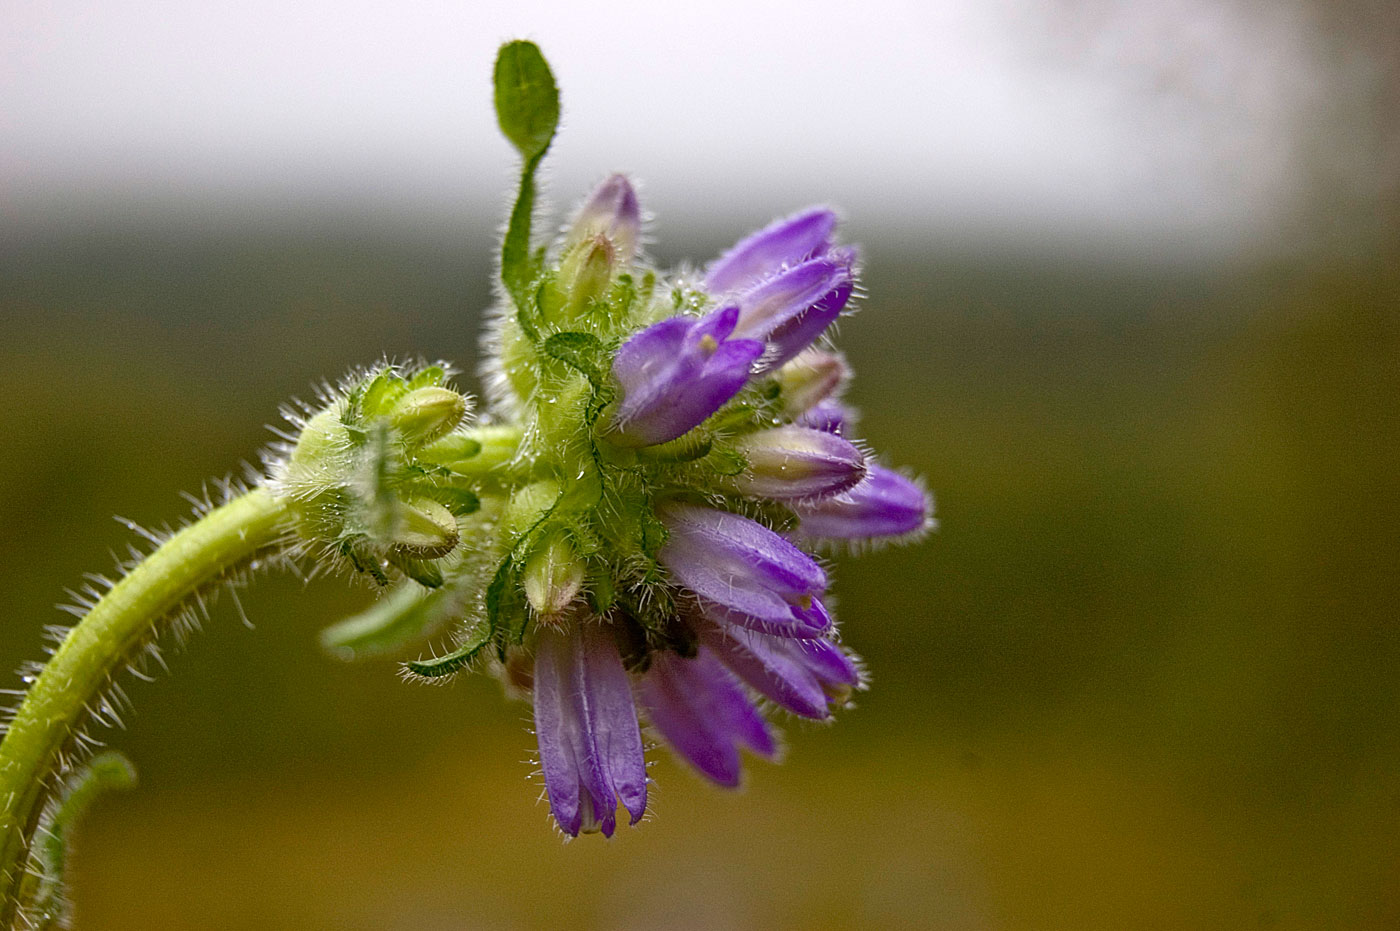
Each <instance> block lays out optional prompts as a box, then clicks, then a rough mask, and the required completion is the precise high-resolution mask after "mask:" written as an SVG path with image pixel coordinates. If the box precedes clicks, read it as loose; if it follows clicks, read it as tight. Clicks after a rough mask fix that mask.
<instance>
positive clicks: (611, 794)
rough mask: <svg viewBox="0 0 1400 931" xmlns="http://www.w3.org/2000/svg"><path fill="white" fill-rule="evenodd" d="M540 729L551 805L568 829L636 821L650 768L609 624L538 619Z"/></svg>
mask: <svg viewBox="0 0 1400 931" xmlns="http://www.w3.org/2000/svg"><path fill="white" fill-rule="evenodd" d="M534 702H535V734H536V736H537V738H538V739H539V745H540V762H541V763H542V764H543V766H544V784H545V789H546V790H547V791H548V793H549V808H550V810H551V811H552V812H553V813H554V820H555V821H557V822H558V823H559V827H560V828H561V829H562V830H563V831H564V833H565V834H568V835H570V836H573V837H576V836H578V834H579V832H580V831H583V832H591V831H602V832H603V834H604V835H606V836H608V837H611V836H612V834H613V831H614V829H615V828H616V827H617V814H616V810H617V804H618V802H619V801H620V802H621V803H622V805H623V807H624V808H626V809H627V811H628V813H629V814H630V815H631V818H632V823H633V824H636V823H637V820H638V819H639V818H641V817H642V815H643V813H645V812H646V807H647V773H646V759H645V757H644V756H643V753H642V737H641V730H640V728H639V726H638V724H637V708H636V705H635V704H634V703H633V699H632V689H631V685H630V683H629V681H628V676H627V671H626V670H625V669H624V668H623V666H622V659H621V658H620V656H619V654H618V650H617V642H616V640H615V639H614V638H613V634H612V630H611V629H610V628H608V627H605V626H604V625H602V624H599V623H593V622H584V623H576V624H574V625H572V626H571V627H570V628H569V629H568V630H566V631H560V630H557V629H555V628H553V627H549V626H545V625H541V626H540V628H539V639H538V642H537V645H536V647H535V670H534Z"/></svg>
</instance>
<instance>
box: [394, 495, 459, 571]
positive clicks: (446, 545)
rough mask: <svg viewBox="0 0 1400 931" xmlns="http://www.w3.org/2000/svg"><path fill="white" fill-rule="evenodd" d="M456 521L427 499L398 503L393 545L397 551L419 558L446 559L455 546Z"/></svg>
mask: <svg viewBox="0 0 1400 931" xmlns="http://www.w3.org/2000/svg"><path fill="white" fill-rule="evenodd" d="M457 540H458V536H457V518H456V517H454V516H453V515H452V512H451V511H449V510H448V509H447V508H446V507H444V506H442V505H441V504H439V503H437V502H436V501H431V500H429V499H427V498H415V499H414V500H412V501H404V502H401V503H400V505H399V508H398V521H397V526H396V527H395V528H394V533H393V544H394V547H395V548H396V549H398V550H399V551H400V552H402V553H404V554H406V555H409V556H416V557H419V558H422V559H437V558H438V557H441V556H446V555H447V554H448V553H450V552H452V550H453V549H454V548H455V547H456V546H457Z"/></svg>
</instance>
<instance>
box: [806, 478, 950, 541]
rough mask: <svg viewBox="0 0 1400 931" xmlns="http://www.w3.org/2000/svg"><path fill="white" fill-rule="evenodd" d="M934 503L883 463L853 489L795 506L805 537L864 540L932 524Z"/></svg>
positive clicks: (897, 533)
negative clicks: (931, 513)
mask: <svg viewBox="0 0 1400 931" xmlns="http://www.w3.org/2000/svg"><path fill="white" fill-rule="evenodd" d="M932 509H933V504H932V502H931V501H930V500H929V498H928V496H926V495H925V494H924V492H923V490H922V489H920V488H919V486H918V485H916V484H914V483H913V482H911V481H910V480H909V479H907V478H905V477H904V476H902V475H900V474H899V473H898V472H895V471H892V470H890V469H886V468H885V467H883V466H878V465H872V466H870V470H869V474H867V475H866V477H865V481H863V482H861V483H860V484H859V485H857V486H856V487H854V488H852V489H851V490H850V491H848V492H846V493H844V494H840V495H833V496H832V497H830V498H822V499H821V500H819V501H813V502H804V503H802V504H800V505H796V506H794V510H795V511H797V514H798V517H800V518H801V521H802V522H801V524H799V525H798V531H797V532H798V535H799V536H801V537H804V538H817V539H836V540H864V539H869V538H873V537H890V536H901V535H903V534H906V533H914V532H917V531H919V530H923V529H924V528H925V527H927V526H928V525H929V521H930V518H929V513H930V511H931V510H932Z"/></svg>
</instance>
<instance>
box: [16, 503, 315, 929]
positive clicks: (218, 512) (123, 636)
mask: <svg viewBox="0 0 1400 931" xmlns="http://www.w3.org/2000/svg"><path fill="white" fill-rule="evenodd" d="M288 528H289V521H288V511H287V506H286V504H285V503H284V502H283V500H282V499H279V498H275V497H273V496H272V495H271V494H269V493H268V492H267V491H265V490H263V489H255V490H253V491H250V492H248V493H247V494H245V495H242V496H241V497H238V498H235V499H234V500H233V501H230V502H229V503H227V504H225V505H223V506H222V507H219V508H216V509H215V510H213V511H210V512H209V513H208V514H206V515H205V516H204V517H202V518H200V519H199V520H198V521H196V522H195V523H193V524H191V525H190V526H188V527H185V528H184V529H183V530H181V531H179V532H178V533H176V534H175V535H174V536H172V537H171V538H170V539H169V540H167V541H165V543H164V544H162V545H161V546H160V547H159V548H158V549H157V550H156V551H155V552H154V553H152V554H151V555H150V556H148V557H146V559H145V560H143V561H142V562H141V563H140V564H139V565H137V566H136V567H135V568H134V569H132V570H131V572H129V573H128V574H127V575H126V576H125V577H124V578H122V579H121V581H119V582H118V583H117V584H116V585H114V586H113V587H112V589H111V590H110V591H108V592H107V594H106V595H104V596H103V597H102V599H101V600H100V601H98V602H97V604H96V605H94V606H93V608H92V610H91V611H89V612H88V613H87V615H86V616H85V617H84V618H83V619H82V620H81V621H79V622H78V624H77V625H76V626H75V627H74V628H73V629H72V630H70V631H69V632H68V635H67V636H66V637H64V638H63V642H62V643H61V644H60V645H59V647H58V649H57V651H55V653H54V654H53V656H52V658H50V659H49V661H48V663H47V664H45V666H44V669H43V671H42V672H41V673H40V675H39V677H38V679H37V680H35V682H34V685H33V686H32V687H31V688H30V689H29V692H28V694H26V695H25V697H24V701H23V703H22V704H21V705H20V706H19V710H18V711H17V712H16V713H15V717H14V720H13V721H12V722H11V723H10V726H9V728H8V730H7V731H6V733H5V740H4V743H3V744H0V882H3V888H4V899H3V900H2V901H0V928H9V927H10V926H11V925H12V923H13V921H14V917H15V910H16V908H17V906H18V901H17V900H18V898H19V895H18V890H19V887H20V883H21V882H22V880H23V877H24V873H25V869H26V866H27V863H28V857H29V848H30V845H31V843H32V842H33V838H34V832H35V829H36V827H37V825H38V821H39V815H40V812H41V811H42V810H43V806H44V802H45V801H46V800H47V796H48V794H49V792H50V791H51V789H52V786H53V785H54V781H55V776H56V775H57V774H58V773H57V771H58V769H59V760H60V757H61V754H62V753H63V751H64V750H65V748H66V747H67V746H68V744H69V742H70V741H71V740H72V737H73V734H74V733H75V731H76V729H77V728H78V726H79V725H81V723H82V719H83V718H84V716H85V715H86V714H87V709H88V708H89V707H90V704H91V702H93V701H94V700H95V699H97V698H98V697H99V696H100V694H101V692H102V690H104V689H105V688H106V687H107V686H108V684H109V683H110V682H111V680H112V676H113V674H114V673H115V672H116V671H117V670H118V669H119V668H120V666H121V665H122V664H123V663H126V662H128V661H129V659H130V657H131V655H132V653H133V651H134V650H135V649H136V648H137V647H138V646H139V645H140V644H141V643H142V642H144V641H145V640H146V639H147V638H148V637H149V636H150V635H151V633H152V631H153V629H154V628H155V625H156V624H158V623H159V622H160V621H162V620H164V619H165V618H167V617H169V616H170V615H171V614H172V613H174V612H175V611H176V610H178V609H179V608H180V607H181V605H183V604H184V603H185V602H186V601H187V600H188V599H189V598H190V597H191V596H192V595H194V594H195V593H196V592H197V591H199V590H200V589H201V588H202V587H204V586H205V585H208V584H209V583H210V582H213V581H215V580H216V579H218V578H219V577H220V576H222V575H223V574H224V573H225V572H228V571H229V570H231V569H234V568H237V567H238V566H239V565H241V564H243V563H245V562H247V561H248V560H250V559H251V558H252V557H253V556H255V555H257V554H258V553H259V552H260V551H262V550H265V549H268V548H269V547H272V546H274V545H275V544H277V543H278V542H279V540H280V539H281V538H282V537H283V536H284V535H285V534H286V533H287V531H288Z"/></svg>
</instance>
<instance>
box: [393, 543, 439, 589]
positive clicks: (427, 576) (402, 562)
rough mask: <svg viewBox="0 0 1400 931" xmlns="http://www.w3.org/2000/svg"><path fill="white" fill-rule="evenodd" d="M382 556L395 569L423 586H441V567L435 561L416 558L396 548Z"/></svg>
mask: <svg viewBox="0 0 1400 931" xmlns="http://www.w3.org/2000/svg"><path fill="white" fill-rule="evenodd" d="M384 558H385V559H387V560H388V561H389V564H390V565H392V566H393V567H394V568H395V569H397V570H399V571H400V572H402V573H403V574H404V575H405V576H406V577H407V578H410V579H412V580H413V581H415V582H417V583H418V584H419V585H421V586H423V587H424V588H442V583H443V578H442V569H441V568H439V567H438V565H437V564H436V563H435V562H433V561H431V560H427V559H416V558H414V557H412V556H409V555H406V554H404V553H400V552H398V551H397V550H390V551H389V552H388V553H387V554H385V557H384Z"/></svg>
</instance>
